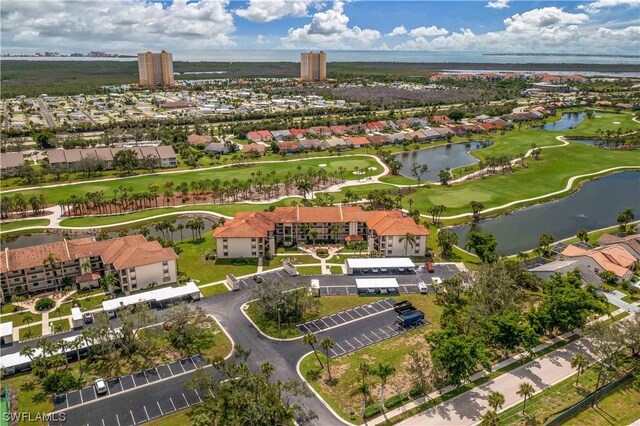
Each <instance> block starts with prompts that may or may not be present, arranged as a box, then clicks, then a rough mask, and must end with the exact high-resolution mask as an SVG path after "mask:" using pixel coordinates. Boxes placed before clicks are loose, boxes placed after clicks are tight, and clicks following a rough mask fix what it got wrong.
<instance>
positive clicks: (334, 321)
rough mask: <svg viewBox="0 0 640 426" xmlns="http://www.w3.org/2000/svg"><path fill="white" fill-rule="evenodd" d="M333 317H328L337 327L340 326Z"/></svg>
mask: <svg viewBox="0 0 640 426" xmlns="http://www.w3.org/2000/svg"><path fill="white" fill-rule="evenodd" d="M332 316H333V315H332ZM332 316H329V317H327V319H330V320H331V321H333V323H334V324H335V325H338V323H337V322H336V320H334V319H333V318H332Z"/></svg>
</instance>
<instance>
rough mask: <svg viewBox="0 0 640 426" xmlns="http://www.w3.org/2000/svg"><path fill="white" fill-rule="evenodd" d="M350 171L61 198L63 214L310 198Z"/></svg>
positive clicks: (169, 183) (167, 184) (319, 171)
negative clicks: (297, 195)
mask: <svg viewBox="0 0 640 426" xmlns="http://www.w3.org/2000/svg"><path fill="white" fill-rule="evenodd" d="M346 173H347V169H346V168H344V167H339V168H338V169H337V170H335V171H327V170H326V169H322V168H318V169H317V170H316V169H312V168H307V169H303V168H302V167H301V166H298V167H297V168H296V169H295V171H289V172H287V174H286V175H285V176H284V177H281V178H280V177H278V176H277V172H276V171H275V170H272V171H271V172H269V173H263V172H262V171H260V170H259V171H257V172H251V173H250V176H251V178H250V179H247V180H246V181H241V180H239V179H237V178H233V179H231V180H224V181H223V180H220V179H208V178H207V179H202V180H197V181H191V182H189V183H187V182H181V183H179V184H178V185H176V184H175V183H174V182H173V181H166V182H165V183H164V184H163V185H162V186H160V185H158V184H155V183H153V184H150V185H149V186H148V187H147V190H145V191H140V192H136V191H135V190H134V188H133V187H132V186H125V185H120V186H118V187H117V188H115V189H113V191H112V194H108V193H107V192H105V191H104V190H100V191H95V192H87V193H86V194H85V195H84V196H79V195H72V196H70V197H69V198H67V199H64V200H61V201H60V205H61V207H62V213H63V215H78V216H83V215H89V214H91V213H98V214H113V213H123V212H126V211H136V210H142V209H148V208H153V207H158V205H159V201H163V202H164V203H163V204H164V205H168V204H169V203H171V204H172V205H175V204H176V198H178V199H181V201H182V202H183V203H184V202H186V201H187V200H188V199H189V198H190V199H191V201H192V204H195V203H196V200H202V201H203V202H206V201H207V200H210V201H212V202H214V203H221V204H224V203H228V202H238V201H241V200H247V199H260V200H267V199H272V198H276V197H279V196H289V195H291V194H292V192H294V190H297V191H299V193H300V195H302V196H303V197H304V198H306V196H307V194H308V193H311V192H313V191H317V190H319V189H321V188H323V187H327V186H330V185H335V184H337V183H340V182H343V181H344V180H345V178H346ZM3 200H4V199H3ZM14 205H15V204H14ZM5 210H7V209H5Z"/></svg>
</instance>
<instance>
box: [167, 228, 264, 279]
mask: <svg viewBox="0 0 640 426" xmlns="http://www.w3.org/2000/svg"><path fill="white" fill-rule="evenodd" d="M176 245H177V246H178V247H180V248H181V249H182V250H183V251H182V253H180V255H178V270H179V271H180V272H182V273H184V274H186V275H188V276H189V277H190V278H193V279H195V280H198V281H199V283H200V284H208V283H212V282H216V281H221V280H224V279H225V276H226V275H227V274H234V275H236V276H241V275H247V274H251V273H254V272H256V271H257V270H258V259H246V262H247V264H246V265H235V264H234V263H235V262H237V259H217V260H205V253H206V252H207V251H211V252H214V251H215V240H214V239H213V236H211V233H210V232H207V233H204V234H202V238H201V239H199V240H197V241H195V242H194V241H191V239H189V240H187V239H185V240H184V241H183V242H181V243H177V244H176Z"/></svg>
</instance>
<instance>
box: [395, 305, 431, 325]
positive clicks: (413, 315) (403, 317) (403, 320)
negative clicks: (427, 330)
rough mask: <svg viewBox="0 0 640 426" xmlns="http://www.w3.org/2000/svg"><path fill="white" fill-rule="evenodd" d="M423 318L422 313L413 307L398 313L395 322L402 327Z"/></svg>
mask: <svg viewBox="0 0 640 426" xmlns="http://www.w3.org/2000/svg"><path fill="white" fill-rule="evenodd" d="M423 319H424V313H423V312H422V311H419V310H417V309H414V310H412V311H409V312H405V313H403V314H400V315H398V318H397V319H396V324H397V325H400V326H402V327H408V326H410V325H414V324H417V323H419V322H420V321H422V320H423Z"/></svg>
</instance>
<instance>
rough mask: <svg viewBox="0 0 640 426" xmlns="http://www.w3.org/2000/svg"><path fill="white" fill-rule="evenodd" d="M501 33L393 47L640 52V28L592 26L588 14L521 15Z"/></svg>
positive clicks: (464, 32)
mask: <svg viewBox="0 0 640 426" xmlns="http://www.w3.org/2000/svg"><path fill="white" fill-rule="evenodd" d="M503 23H504V29H503V30H501V31H492V32H486V33H483V34H476V33H475V32H474V31H473V30H471V29H469V28H463V29H460V30H459V31H457V32H453V33H451V34H448V35H446V36H445V35H443V36H439V37H436V38H433V39H431V40H429V39H428V38H426V37H416V38H413V39H411V40H408V41H406V42H404V43H399V44H397V45H395V46H393V49H396V50H433V51H476V52H477V51H480V52H482V51H484V52H512V53H519V52H557V53H576V52H584V51H585V48H588V52H592V53H628V52H629V51H638V50H639V49H640V26H637V25H631V26H627V27H626V28H616V29H611V28H607V26H606V24H605V23H598V24H592V23H591V22H590V19H589V16H588V15H586V14H584V13H569V12H565V11H564V10H563V9H561V8H558V7H545V8H541V9H533V10H530V11H527V12H524V13H518V14H515V15H513V16H511V17H510V18H507V19H505V20H504V21H503Z"/></svg>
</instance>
